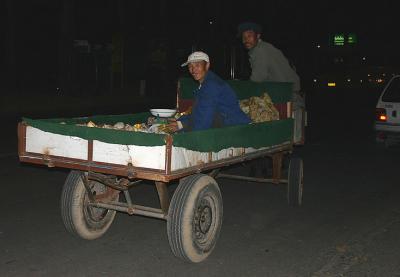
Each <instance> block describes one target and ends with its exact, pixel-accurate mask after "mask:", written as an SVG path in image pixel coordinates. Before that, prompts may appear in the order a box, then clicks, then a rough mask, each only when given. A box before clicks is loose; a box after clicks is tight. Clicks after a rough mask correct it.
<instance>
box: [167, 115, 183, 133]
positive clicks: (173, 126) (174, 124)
mask: <svg viewBox="0 0 400 277" xmlns="http://www.w3.org/2000/svg"><path fill="white" fill-rule="evenodd" d="M168 122H169V123H168V124H167V125H165V128H167V129H168V130H169V131H171V132H172V133H175V132H177V131H179V129H180V128H179V124H178V121H176V119H175V118H168Z"/></svg>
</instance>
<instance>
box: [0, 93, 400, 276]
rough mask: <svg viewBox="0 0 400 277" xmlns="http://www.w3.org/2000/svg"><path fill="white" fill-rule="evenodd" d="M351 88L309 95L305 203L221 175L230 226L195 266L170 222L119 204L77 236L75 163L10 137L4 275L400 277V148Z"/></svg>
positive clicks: (2, 236)
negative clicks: (45, 161) (182, 254)
mask: <svg viewBox="0 0 400 277" xmlns="http://www.w3.org/2000/svg"><path fill="white" fill-rule="evenodd" d="M359 95H361V94H359ZM342 96H343V94H340V95H336V96H327V95H323V96H321V95H315V96H314V98H313V99H312V101H310V103H313V105H314V106H313V110H312V112H311V113H310V123H311V125H310V127H308V137H307V138H308V139H307V144H306V145H305V146H304V147H301V148H299V149H297V152H298V154H299V155H301V156H302V157H303V159H304V163H305V191H304V204H303V206H302V207H301V208H297V209H296V208H290V207H288V206H287V204H286V199H285V197H286V194H285V188H284V187H282V186H278V187H277V186H272V185H263V184H256V183H249V182H242V181H233V180H220V181H219V183H220V187H221V190H222V195H223V199H224V222H223V227H222V231H221V236H220V239H219V241H218V244H217V246H216V249H215V250H214V252H213V254H212V255H211V256H210V257H209V258H208V259H207V260H206V261H205V262H203V263H201V264H195V265H193V264H187V263H184V262H181V261H180V260H178V259H176V258H174V257H173V255H172V254H171V251H170V249H169V245H168V240H167V234H166V223H165V222H163V221H160V220H155V219H149V218H144V217H137V216H128V215H126V214H122V213H119V214H117V217H116V220H115V221H114V223H113V225H112V227H111V228H110V230H109V231H108V232H107V233H106V235H105V236H104V237H102V238H101V239H98V240H95V241H84V240H80V239H76V238H74V237H72V236H71V235H69V233H67V232H66V231H65V229H64V227H63V224H62V221H61V217H60V209H59V198H60V194H61V187H62V184H63V182H64V180H65V178H66V176H67V173H68V172H66V171H63V170H57V169H47V168H44V167H38V166H32V165H29V164H20V163H19V162H18V160H17V158H16V155H15V151H14V149H15V139H14V137H13V136H11V135H10V136H7V135H6V136H5V137H3V138H2V148H0V150H1V153H0V174H1V177H2V182H1V191H2V193H1V195H2V200H1V202H0V210H1V211H2V213H1V216H0V276H400V259H399V257H400V236H399V233H400V201H399V198H400V186H399V178H398V176H399V175H398V169H399V164H400V155H399V154H400V148H398V147H395V148H391V149H384V148H381V147H377V146H376V145H375V143H374V140H373V133H372V130H371V119H372V117H371V116H372V115H373V99H372V98H371V97H370V98H368V99H367V100H361V101H358V102H357V98H358V97H355V99H353V100H354V101H349V102H347V103H346V104H343V102H342V100H341V99H342ZM358 99H359V100H360V99H361V98H358ZM371 99H372V100H371ZM317 103H325V104H327V105H328V106H329V107H328V108H327V109H322V106H320V105H317ZM340 103H342V104H340ZM360 103H361V104H360ZM14 129H15V128H14V127H13V126H12V127H11V128H7V130H9V131H8V132H7V133H10V132H14ZM235 170H237V171H245V170H247V168H246V167H243V168H237V169H235ZM169 188H170V190H173V189H174V188H175V185H174V184H172V185H171V186H170V187H169ZM132 193H133V197H134V199H135V200H136V201H138V203H140V204H153V205H157V204H158V203H157V195H156V191H155V189H154V187H153V186H150V185H143V186H139V187H138V188H135V189H134V190H133V191H132Z"/></svg>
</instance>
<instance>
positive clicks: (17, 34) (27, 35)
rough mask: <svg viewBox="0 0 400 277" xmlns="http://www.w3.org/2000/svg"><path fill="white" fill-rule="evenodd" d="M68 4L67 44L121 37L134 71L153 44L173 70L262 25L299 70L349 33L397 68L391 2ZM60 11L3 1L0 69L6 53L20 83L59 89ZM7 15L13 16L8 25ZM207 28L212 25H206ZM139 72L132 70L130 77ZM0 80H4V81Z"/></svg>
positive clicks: (50, 4) (46, 2)
mask: <svg viewBox="0 0 400 277" xmlns="http://www.w3.org/2000/svg"><path fill="white" fill-rule="evenodd" d="M69 2H70V3H72V2H75V3H74V4H75V5H74V6H73V9H72V12H71V13H70V17H71V18H72V19H70V21H71V22H70V23H71V26H69V28H70V30H69V31H70V33H71V37H72V38H73V39H87V40H89V41H90V42H93V43H101V42H111V38H112V34H113V33H115V32H117V31H122V33H123V34H124V37H125V40H126V44H127V46H126V47H127V49H126V50H127V52H128V53H131V58H130V60H129V63H131V64H132V63H138V61H139V60H140V58H142V56H143V54H144V53H145V52H146V51H147V50H148V48H149V47H151V43H150V42H151V41H152V40H153V39H155V38H163V39H166V40H167V42H168V46H169V48H170V49H173V51H172V53H173V54H172V56H174V58H175V59H174V58H173V59H172V66H176V65H178V64H179V63H180V62H181V61H180V60H179V59H182V57H181V56H179V57H178V56H177V54H176V51H175V50H177V49H180V48H182V49H184V50H183V52H184V53H181V54H182V55H187V54H188V53H189V51H190V46H191V45H193V44H196V43H197V44H198V45H207V47H208V48H206V49H218V48H221V45H228V44H237V45H239V43H240V42H239V40H238V39H237V38H236V37H235V33H236V26H237V24H238V23H239V22H241V21H243V20H254V21H257V22H259V23H260V24H261V25H262V26H263V28H264V34H263V38H264V39H265V40H267V41H269V42H271V43H273V44H275V45H276V46H278V47H279V48H281V49H282V50H283V51H284V52H285V53H286V55H287V56H289V57H290V58H292V59H294V60H297V61H299V63H303V64H306V63H307V60H308V58H312V57H311V56H312V55H313V53H314V52H313V51H314V47H315V45H316V44H321V45H323V46H325V45H327V44H328V42H329V36H330V35H331V34H333V33H335V32H344V33H347V32H354V33H356V34H357V35H358V40H359V49H360V51H364V52H365V53H366V54H368V55H370V56H373V57H374V60H375V63H380V62H383V61H386V62H387V61H388V60H389V61H390V62H391V63H392V64H394V65H398V64H399V60H398V58H399V55H398V54H397V49H398V46H399V39H398V35H397V34H398V30H397V28H398V27H397V26H398V24H397V20H398V17H397V16H396V13H397V9H395V2H394V1H380V2H375V3H372V4H366V3H358V1H357V3H355V1H346V2H345V1H283V0H270V1H254V0H247V1H242V2H239V3H236V2H234V3H233V2H232V1H228V0H206V1H189V0H180V1H167V0H149V1H127V0H126V1H124V0H121V1H110V0H86V1H69ZM63 3H67V0H58V1H54V0H40V1H27V0H15V1H13V0H8V1H1V4H0V12H1V14H0V17H1V23H2V24H1V25H2V27H1V29H0V30H1V31H2V32H3V33H5V36H3V37H5V38H6V44H5V45H4V44H2V46H1V47H2V48H0V51H1V52H2V53H4V54H3V55H2V57H1V60H0V61H1V62H2V63H5V64H8V63H10V51H11V54H13V55H14V59H15V65H16V71H17V73H18V74H17V75H18V76H19V77H18V82H19V83H24V84H26V86H29V84H32V85H33V84H35V85H36V86H38V81H37V80H38V79H40V80H41V81H40V82H39V83H43V84H41V85H43V86H45V85H46V83H52V84H51V86H53V85H54V82H56V79H57V76H56V75H57V71H56V70H54V68H57V61H58V53H59V51H60V48H59V47H60V30H61V25H60V24H61V22H62V17H61V16H62V9H63ZM7 5H8V6H7ZM10 5H11V6H12V8H13V11H12V9H11V10H10V8H9V6H10ZM10 11H11V13H10ZM10 14H13V15H12V16H11V17H10ZM210 21H212V22H213V24H209V22H210ZM10 31H11V40H10ZM10 41H11V44H10ZM7 47H8V48H7ZM210 51H211V50H210ZM138 53H140V54H138ZM135 55H136V56H135ZM127 59H129V58H127ZM174 64H176V65H174ZM140 66H141V65H140V64H138V65H137V66H136V67H140ZM139 71H140V70H137V71H135V70H133V71H132V72H131V74H138V72H139ZM32 72H36V73H35V74H32ZM5 73H6V74H7V72H5ZM3 75H4V74H3ZM38 75H40V76H38ZM3 78H6V80H7V78H8V77H7V76H6V77H3ZM41 85H39V86H41Z"/></svg>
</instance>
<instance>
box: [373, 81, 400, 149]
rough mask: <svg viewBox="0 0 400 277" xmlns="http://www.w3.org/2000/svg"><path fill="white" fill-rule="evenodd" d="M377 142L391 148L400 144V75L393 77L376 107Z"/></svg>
mask: <svg viewBox="0 0 400 277" xmlns="http://www.w3.org/2000/svg"><path fill="white" fill-rule="evenodd" d="M375 114H376V116H375V131H376V141H377V142H378V143H384V144H385V146H391V145H393V144H395V143H396V142H400V75H396V76H393V78H392V79H391V80H390V81H389V83H388V84H387V85H386V86H385V88H384V89H383V92H382V94H381V96H380V97H379V100H378V103H377V105H376V113H375Z"/></svg>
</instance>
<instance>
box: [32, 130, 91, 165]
mask: <svg viewBox="0 0 400 277" xmlns="http://www.w3.org/2000/svg"><path fill="white" fill-rule="evenodd" d="M26 152H30V153H37V154H43V155H50V156H60V157H66V158H72V159H80V160H86V159H87V158H88V141H87V140H85V139H82V138H78V137H73V136H63V135H58V134H53V133H48V132H44V131H42V130H39V129H36V128H33V127H30V126H27V128H26Z"/></svg>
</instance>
